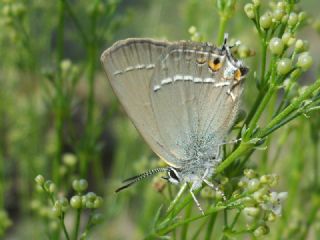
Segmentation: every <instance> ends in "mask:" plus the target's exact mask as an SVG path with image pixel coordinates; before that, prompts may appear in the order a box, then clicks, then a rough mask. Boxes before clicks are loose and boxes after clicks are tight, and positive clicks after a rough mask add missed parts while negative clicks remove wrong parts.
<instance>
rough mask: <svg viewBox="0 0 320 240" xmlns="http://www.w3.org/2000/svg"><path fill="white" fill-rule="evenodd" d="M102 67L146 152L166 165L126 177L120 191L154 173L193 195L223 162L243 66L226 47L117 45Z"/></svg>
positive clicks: (146, 41) (163, 43)
mask: <svg viewBox="0 0 320 240" xmlns="http://www.w3.org/2000/svg"><path fill="white" fill-rule="evenodd" d="M101 62H102V65H103V67H104V70H105V72H106V75H107V78H108V80H109V82H110V84H111V86H112V89H113V91H114V93H115V94H116V95H117V97H118V99H119V101H120V103H121V104H122V106H123V108H124V109H125V111H126V113H127V114H128V116H129V118H130V119H131V121H132V122H133V124H134V126H135V127H136V128H137V130H138V131H139V133H140V134H141V135H142V137H143V138H144V140H145V141H146V142H147V144H148V145H149V146H150V148H151V149H152V150H153V151H154V152H155V153H156V154H157V155H158V156H159V157H160V158H161V159H162V160H163V161H165V162H166V163H167V164H168V167H162V168H156V169H152V170H149V171H147V172H145V173H142V174H140V175H138V176H134V177H132V178H129V179H126V180H125V181H124V185H123V186H122V187H120V188H118V189H117V190H116V192H119V191H121V190H123V189H125V188H127V187H129V186H131V185H132V184H134V183H136V182H138V181H140V180H142V179H144V178H146V177H148V176H151V175H153V174H156V173H159V172H166V173H167V177H164V178H165V179H167V180H168V181H169V182H170V183H173V184H188V185H189V186H190V187H189V191H190V193H191V195H192V197H193V199H194V201H195V203H196V205H197V206H198V207H199V209H200V210H201V211H202V212H203V210H202V209H201V207H200V204H199V202H198V200H197V199H196V197H195V195H194V190H196V189H198V188H200V187H201V186H202V184H203V183H205V184H207V185H209V186H210V187H213V188H215V186H214V185H213V184H212V183H211V182H210V181H209V179H210V178H211V177H212V176H213V174H214V172H215V169H216V167H217V166H218V165H219V164H220V162H221V161H222V151H221V146H222V145H223V144H224V139H225V138H226V136H227V135H228V132H229V131H230V129H231V127H232V125H233V123H234V120H235V117H236V115H237V112H238V109H239V104H240V96H241V93H242V90H243V84H242V82H243V81H242V80H243V79H244V78H245V77H246V75H247V73H248V70H249V69H248V68H247V67H246V66H244V64H243V63H242V61H240V60H238V59H236V58H235V57H234V56H233V55H232V53H231V47H230V46H229V45H228V44H227V35H226V36H225V40H224V43H223V45H222V46H221V47H216V46H214V45H212V44H210V43H206V42H205V43H201V42H192V41H177V42H168V41H157V40H153V39H145V38H132V39H126V40H120V41H118V42H116V43H115V44H113V45H112V46H111V47H110V48H108V49H107V50H105V51H104V52H103V54H102V56H101Z"/></svg>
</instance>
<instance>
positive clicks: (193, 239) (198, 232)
mask: <svg viewBox="0 0 320 240" xmlns="http://www.w3.org/2000/svg"><path fill="white" fill-rule="evenodd" d="M206 223H207V222H206V221H203V222H202V223H201V225H200V226H199V228H198V229H197V230H196V231H195V232H194V234H193V236H192V238H191V239H192V240H196V239H197V238H198V237H199V234H200V233H201V230H202V228H203V227H204V226H205V225H206Z"/></svg>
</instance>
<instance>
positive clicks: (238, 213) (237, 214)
mask: <svg viewBox="0 0 320 240" xmlns="http://www.w3.org/2000/svg"><path fill="white" fill-rule="evenodd" d="M240 214H241V210H238V212H237V213H236V216H235V217H234V219H233V221H232V223H231V225H230V230H231V231H232V229H233V228H234V226H235V225H236V223H237V221H238V219H239V217H240Z"/></svg>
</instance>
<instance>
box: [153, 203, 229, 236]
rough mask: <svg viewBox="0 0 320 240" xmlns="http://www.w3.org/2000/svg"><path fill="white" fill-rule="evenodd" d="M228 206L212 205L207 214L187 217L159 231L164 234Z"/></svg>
mask: <svg viewBox="0 0 320 240" xmlns="http://www.w3.org/2000/svg"><path fill="white" fill-rule="evenodd" d="M225 208H226V206H216V207H212V208H211V209H210V210H209V211H207V213H205V215H198V216H195V217H191V218H187V219H185V220H182V221H180V222H177V223H174V224H171V225H170V226H166V227H164V228H163V229H162V228H160V229H159V230H158V231H157V232H158V234H159V235H160V236H162V235H164V234H167V233H169V232H171V231H172V230H173V229H175V228H177V227H179V226H183V225H184V224H187V223H190V222H193V221H196V220H199V219H201V218H204V217H205V216H208V215H210V214H212V213H215V212H218V211H221V210H222V209H225Z"/></svg>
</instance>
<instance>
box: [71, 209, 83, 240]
mask: <svg viewBox="0 0 320 240" xmlns="http://www.w3.org/2000/svg"><path fill="white" fill-rule="evenodd" d="M81 211H82V209H81V208H79V209H77V212H76V219H75V228H74V232H73V239H74V240H77V239H78V234H79V227H80V219H81Z"/></svg>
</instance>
